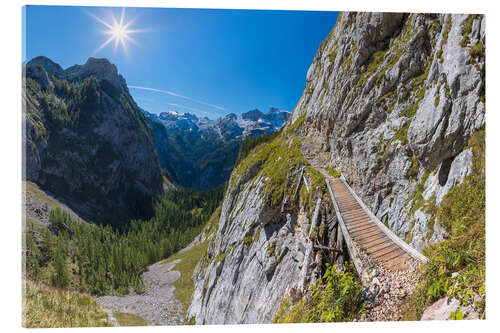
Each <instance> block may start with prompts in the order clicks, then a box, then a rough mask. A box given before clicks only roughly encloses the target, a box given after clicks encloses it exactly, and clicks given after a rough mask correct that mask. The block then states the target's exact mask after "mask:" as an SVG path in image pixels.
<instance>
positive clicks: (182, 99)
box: [25, 6, 337, 119]
mask: <svg viewBox="0 0 500 333" xmlns="http://www.w3.org/2000/svg"><path fill="white" fill-rule="evenodd" d="M122 10H123V9H122V8H109V7H108V8H106V7H66V6H28V7H27V8H26V48H25V55H26V59H27V60H30V59H32V58H34V57H36V56H39V55H44V56H47V57H49V58H51V59H52V60H54V61H55V62H57V63H59V64H60V65H61V66H62V67H63V68H67V67H69V66H72V65H74V64H83V63H85V61H86V60H87V58H88V57H90V56H93V57H97V58H103V57H105V58H108V59H109V61H111V62H112V63H114V64H115V65H116V66H117V68H118V71H119V72H120V74H122V75H123V76H124V77H125V79H126V81H127V84H128V85H129V88H130V92H131V94H132V96H133V97H134V99H135V100H136V102H137V104H139V105H140V106H141V107H142V108H144V109H145V110H147V111H150V112H154V113H159V112H162V111H167V110H175V111H178V112H190V113H194V114H196V115H198V116H207V117H209V118H212V119H214V118H218V117H221V116H224V115H226V114H228V113H231V112H232V113H236V114H240V113H242V112H246V111H248V110H250V109H253V108H259V109H261V110H262V111H267V110H268V109H269V107H271V106H274V107H278V108H280V109H284V110H290V111H292V110H293V108H294V107H295V104H296V103H297V101H298V99H299V98H300V95H301V94H302V90H303V88H304V85H305V77H306V73H307V70H308V68H309V66H310V64H311V62H312V59H313V57H314V54H315V53H316V51H317V49H318V47H319V45H320V43H321V41H323V40H324V39H325V38H326V36H327V35H328V33H329V32H330V30H331V29H332V28H333V26H334V24H335V22H336V20H337V13H336V12H314V11H255V10H207V9H173V8H126V10H125V15H124V22H125V23H127V22H130V21H132V23H131V25H130V26H129V27H128V30H137V32H135V33H131V34H129V36H130V37H131V38H133V39H134V40H135V43H132V42H126V46H127V50H126V51H125V50H124V48H123V47H121V45H119V46H118V47H117V48H116V50H115V49H114V44H113V42H111V43H109V44H108V45H106V46H105V47H103V48H102V49H101V50H99V51H98V52H97V53H96V50H98V49H99V46H100V45H102V44H103V43H104V42H105V41H106V40H107V39H108V38H109V35H106V34H104V33H103V31H106V30H108V28H107V27H106V26H105V25H104V24H103V23H101V22H99V20H98V19H96V18H99V19H101V20H102V21H104V22H106V23H108V24H111V23H112V22H113V17H115V18H116V19H117V20H118V21H119V20H120V17H121V13H122ZM132 87H137V88H132ZM139 87H142V88H139Z"/></svg>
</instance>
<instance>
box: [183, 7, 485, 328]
mask: <svg viewBox="0 0 500 333" xmlns="http://www.w3.org/2000/svg"><path fill="white" fill-rule="evenodd" d="M466 25H467V26H468V27H470V32H469V33H464V32H463V31H464V30H465V31H468V30H467V29H468V28H464V26H466ZM464 36H466V37H467V38H464ZM478 43H483V44H482V45H484V17H482V16H468V15H431V14H429V15H427V14H426V15H419V14H411V15H408V14H388V13H342V15H341V17H340V18H339V20H338V22H337V24H336V26H335V28H334V29H333V30H332V32H331V33H330V35H329V36H328V37H327V38H326V40H325V41H324V42H323V43H322V44H321V46H320V48H319V50H318V52H317V54H316V56H315V57H314V60H313V63H312V65H311V67H310V68H309V71H308V73H307V78H306V87H305V89H304V92H303V95H302V97H301V98H300V100H299V102H298V104H297V106H296V108H295V110H294V112H293V114H292V116H291V119H290V120H289V122H288V125H287V127H289V126H290V125H291V124H293V123H294V122H295V121H297V120H301V119H304V121H303V122H301V125H300V126H299V127H298V128H297V129H296V130H295V133H299V136H301V137H302V138H303V139H304V140H302V141H303V142H311V143H310V145H313V144H314V145H316V146H317V147H313V148H310V147H309V148H307V149H310V151H308V152H304V153H307V154H305V155H307V156H313V155H314V154H315V153H314V152H315V151H319V152H321V151H322V152H323V154H324V153H325V152H326V153H327V155H328V156H329V160H328V161H327V162H326V163H325V165H323V166H324V167H328V166H332V167H335V168H336V169H337V170H340V171H342V173H343V174H344V175H345V177H346V179H347V181H348V182H349V183H350V184H351V186H352V187H353V188H354V189H355V191H356V192H357V194H358V195H359V196H360V197H361V198H362V200H363V201H364V202H365V203H366V204H367V205H368V206H369V207H372V211H373V212H374V213H375V214H376V215H377V216H378V217H379V218H380V219H381V220H382V221H385V222H387V223H388V225H389V226H390V227H391V228H392V229H393V230H394V231H395V232H396V233H397V234H398V235H399V236H401V237H405V236H406V235H409V236H410V237H409V238H408V239H409V242H410V243H411V245H412V246H414V247H415V248H417V249H419V250H422V249H423V248H425V247H426V246H428V245H429V244H432V243H435V242H439V241H441V240H442V239H443V237H445V236H446V232H445V230H443V228H441V227H440V226H439V223H437V222H436V223H434V226H433V230H428V223H427V221H428V220H429V218H430V216H429V215H428V214H427V213H426V211H425V210H423V209H416V210H415V211H414V212H413V213H412V216H409V212H410V211H411V209H412V207H413V204H414V199H411V198H412V197H411V196H412V194H414V191H415V190H416V189H418V188H423V190H421V191H422V193H421V195H422V196H423V197H424V199H425V200H427V201H428V202H432V204H434V205H439V203H440V202H441V200H442V198H443V197H444V195H445V194H446V193H447V192H448V191H449V189H450V188H451V187H453V186H455V185H457V184H460V183H461V182H462V180H463V179H464V177H465V176H466V175H467V174H468V173H469V172H470V169H471V165H472V154H471V151H470V150H468V149H465V147H466V143H467V139H468V137H469V136H470V135H471V134H472V133H474V132H475V131H477V130H479V129H481V128H483V127H484V112H485V110H484V55H483V54H481V52H471V48H472V47H475V48H476V51H477V49H479V50H481V48H480V46H481V44H478ZM285 130H286V129H285ZM303 149H304V145H303ZM311 154H312V155H311ZM256 174H257V172H256V171H255V170H253V171H252V170H249V171H248V172H247V173H246V174H245V175H241V177H240V178H239V180H238V181H235V182H234V183H235V184H232V185H230V187H229V189H228V191H227V194H226V197H225V199H224V203H223V207H222V214H221V217H220V220H219V228H218V231H217V235H216V237H215V240H214V242H213V243H212V244H211V245H210V246H209V250H208V253H207V255H206V257H205V258H204V259H203V260H202V261H201V262H200V264H199V266H198V268H197V270H196V272H195V274H194V276H193V280H194V281H195V291H194V294H193V297H192V300H191V306H190V308H189V311H188V318H191V317H194V318H195V321H196V323H197V324H203V323H206V324H222V323H268V322H271V321H272V318H273V316H274V314H275V313H276V311H277V310H278V307H279V304H280V301H281V300H282V299H283V297H284V296H285V295H287V292H288V291H289V290H290V288H293V287H295V288H296V287H298V286H299V283H300V281H301V280H302V275H301V274H300V271H301V268H302V264H303V262H304V259H305V258H304V253H305V252H306V247H307V241H308V238H307V226H308V225H309V221H308V219H307V217H306V216H307V215H308V214H306V212H303V211H295V212H293V213H291V214H289V215H288V216H286V217H283V214H279V212H277V211H275V210H272V209H270V208H268V207H267V206H266V204H265V202H264V200H263V198H262V188H263V181H264V180H263V179H261V178H260V176H258V177H255V176H256ZM232 177H235V174H234V173H233V175H232ZM418 184H421V186H420V187H418V186H417V185H418ZM409 198H410V199H409ZM310 213H311V212H309V214H310ZM309 216H310V215H309ZM255 235H257V236H255Z"/></svg>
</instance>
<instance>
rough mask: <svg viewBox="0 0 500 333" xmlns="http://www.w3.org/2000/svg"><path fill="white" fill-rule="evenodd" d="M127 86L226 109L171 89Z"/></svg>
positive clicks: (222, 109)
mask: <svg viewBox="0 0 500 333" xmlns="http://www.w3.org/2000/svg"><path fill="white" fill-rule="evenodd" d="M128 87H129V88H132V89H139V90H147V91H154V92H158V93H162V94H166V95H170V96H174V97H178V98H183V99H186V100H188V101H193V102H195V103H198V104H202V105H206V106H210V107H213V108H215V109H219V110H221V111H226V109H225V108H223V107H222V106H218V105H215V104H210V103H206V102H203V101H199V100H197V99H194V98H192V97H189V96H184V95H180V94H177V93H174V92H172V91H168V90H162V89H156V88H149V87H141V86H128Z"/></svg>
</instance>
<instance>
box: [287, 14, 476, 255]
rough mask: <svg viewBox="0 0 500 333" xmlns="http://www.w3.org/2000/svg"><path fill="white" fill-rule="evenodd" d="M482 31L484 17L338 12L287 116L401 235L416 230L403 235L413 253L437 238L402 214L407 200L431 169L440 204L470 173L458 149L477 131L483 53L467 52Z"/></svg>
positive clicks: (406, 209)
mask: <svg viewBox="0 0 500 333" xmlns="http://www.w3.org/2000/svg"><path fill="white" fill-rule="evenodd" d="M467 31H470V32H469V33H467ZM484 31H485V20H484V17H483V16H481V15H442V14H434V15H433V14H425V15H423V14H411V15H409V14H404V15H403V14H389V13H342V16H341V18H340V19H339V21H338V23H337V25H336V26H335V28H334V29H333V30H332V32H331V33H330V36H329V37H328V38H327V39H326V40H325V41H324V42H323V44H322V45H321V46H320V49H319V50H318V52H317V54H316V56H315V58H314V61H313V63H312V65H311V67H310V69H309V71H308V73H307V83H306V88H305V90H304V93H303V95H302V97H301V99H300V100H299V102H298V104H297V106H296V108H295V110H294V113H293V115H292V121H293V120H296V119H298V118H299V117H301V116H302V117H304V116H305V118H306V121H305V122H304V125H303V126H302V135H303V136H316V137H321V138H322V140H321V142H322V149H323V150H325V151H329V152H330V164H331V166H334V167H335V168H337V169H338V170H341V171H342V172H343V174H344V175H345V177H346V178H347V180H348V182H349V183H350V184H351V185H352V187H353V188H354V189H355V190H356V192H357V193H358V195H360V196H361V197H362V199H363V200H364V201H365V202H366V203H367V204H368V206H369V207H372V209H373V212H374V213H375V214H376V215H377V216H378V217H379V218H380V219H381V220H382V221H387V223H388V224H389V226H390V227H391V228H392V229H393V230H394V231H395V232H396V233H397V234H398V235H399V236H401V237H403V238H404V237H405V236H406V235H407V234H408V233H409V232H411V229H412V226H413V225H414V224H415V222H417V225H419V226H420V227H422V228H420V229H419V230H415V232H413V233H412V234H411V235H410V236H411V238H412V239H413V240H411V242H412V245H414V246H415V247H416V248H417V249H419V250H422V249H423V248H424V247H425V246H427V245H428V244H429V243H432V241H431V239H441V237H442V234H441V235H438V234H436V232H437V233H440V232H441V230H440V229H439V226H436V227H437V228H438V230H437V231H436V230H434V231H435V232H434V231H433V230H427V228H426V227H425V223H423V222H422V221H424V220H425V218H423V215H422V212H416V213H415V215H414V216H408V213H409V211H410V210H411V208H412V205H413V201H412V200H408V198H410V196H411V195H412V193H413V192H414V191H415V189H416V188H417V184H419V183H420V182H423V181H425V176H426V174H429V173H430V174H431V175H430V176H429V178H428V180H427V181H431V180H433V179H436V177H438V176H440V177H441V181H436V182H435V183H434V185H432V186H433V193H434V192H435V194H436V197H435V198H432V200H434V201H433V204H437V205H439V203H440V201H441V200H442V198H443V196H444V195H445V194H446V193H447V192H448V190H449V189H450V188H451V187H452V186H454V185H457V184H459V183H461V181H462V180H463V178H464V177H463V176H464V175H465V174H467V173H468V172H469V171H467V170H470V166H471V159H472V156H470V155H468V156H467V157H465V156H464V155H462V154H463V153H462V151H463V150H464V148H465V146H466V144H467V139H468V138H469V136H470V135H471V134H472V133H474V132H475V131H477V130H479V129H481V128H483V127H484V123H485V100H484V68H485V67H484V66H485V63H484V48H483V54H480V55H477V52H476V53H474V49H476V50H477V49H481V48H480V46H481V45H483V46H484V44H485V32H484ZM450 165H453V167H452V168H450ZM447 179H449V181H447ZM428 186H430V185H428ZM428 186H426V188H427V187H428ZM427 192H428V193H430V192H429V191H427ZM425 199H426V200H431V195H427V196H426V197H425ZM418 221H421V223H418ZM433 232H434V233H435V235H434V236H435V237H434V236H430V235H431V234H432V233H433ZM427 234H428V235H429V236H426V235H427ZM422 238H427V239H425V241H422Z"/></svg>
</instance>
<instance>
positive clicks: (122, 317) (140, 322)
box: [113, 311, 148, 326]
mask: <svg viewBox="0 0 500 333" xmlns="http://www.w3.org/2000/svg"><path fill="white" fill-rule="evenodd" d="M113 316H115V318H116V320H117V321H118V324H120V326H147V324H148V323H146V321H145V320H144V319H142V318H141V317H139V316H136V315H134V314H131V313H125V312H120V311H113Z"/></svg>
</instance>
